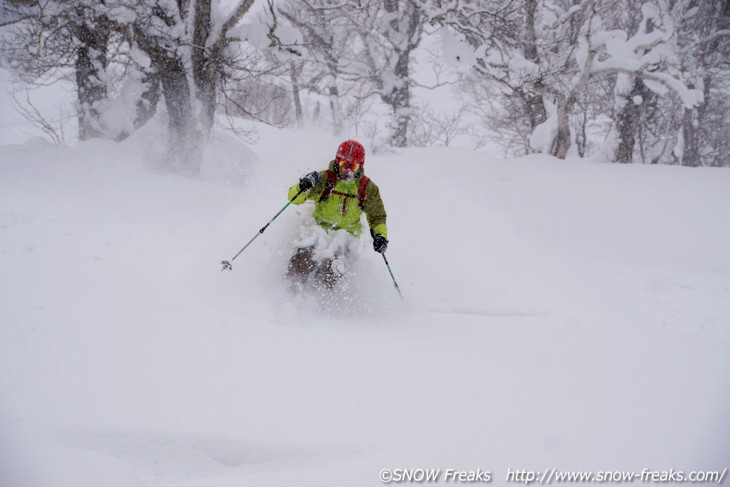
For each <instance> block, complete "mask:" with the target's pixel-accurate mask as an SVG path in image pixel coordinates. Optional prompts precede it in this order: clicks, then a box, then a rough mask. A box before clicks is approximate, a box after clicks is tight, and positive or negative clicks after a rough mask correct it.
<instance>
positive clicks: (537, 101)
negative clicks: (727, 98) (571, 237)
mask: <svg viewBox="0 0 730 487" xmlns="http://www.w3.org/2000/svg"><path fill="white" fill-rule="evenodd" d="M421 3H422V4H423V5H424V6H425V7H426V8H427V9H428V12H429V16H430V18H431V19H432V22H436V23H438V24H440V25H443V26H446V27H448V28H450V29H452V30H454V31H455V32H457V33H459V34H460V35H461V38H462V39H463V41H464V42H466V43H468V44H469V45H470V46H471V47H472V49H473V51H474V68H475V70H476V71H477V72H478V73H480V74H481V75H482V76H483V77H484V78H485V80H487V81H488V82H491V83H496V84H498V85H499V87H500V89H501V90H502V91H503V92H505V93H507V94H508V95H509V96H514V97H518V98H522V99H523V100H524V106H525V113H526V116H527V117H529V120H530V125H531V126H534V128H533V132H532V136H531V145H532V147H533V148H534V149H536V150H538V151H540V152H549V153H550V154H552V155H554V156H556V157H559V158H564V157H565V156H566V155H567V153H568V150H569V148H570V146H571V143H572V134H571V129H570V126H571V124H570V115H571V113H572V111H573V109H574V107H575V103H576V101H577V100H578V96H579V94H580V93H581V92H582V91H583V90H585V89H586V86H587V85H588V82H589V81H590V80H591V79H592V78H594V77H596V76H602V75H607V74H609V73H623V74H627V75H630V76H634V77H639V78H641V79H642V80H644V82H645V83H646V84H647V85H648V86H649V85H650V86H654V87H661V89H662V90H663V89H668V90H671V91H673V92H674V93H676V94H677V95H678V96H679V97H680V98H681V100H682V101H683V103H685V105H687V106H693V105H695V104H696V103H697V102H698V99H699V98H698V96H697V93H696V92H695V91H692V90H689V89H687V87H686V86H685V85H684V84H683V82H682V79H681V76H680V73H679V71H678V70H677V69H676V67H675V65H674V63H672V62H671V61H670V59H671V58H672V56H673V55H674V52H673V50H672V40H673V36H674V35H675V31H674V22H673V21H672V18H671V16H670V15H669V12H668V6H667V5H666V2H664V1H663V0H655V1H645V2H643V4H642V7H641V12H642V19H643V20H642V22H644V23H645V24H647V25H648V24H651V25H652V28H651V30H650V29H648V28H644V29H643V30H641V31H640V32H637V33H636V34H635V35H633V36H629V35H628V34H627V32H626V31H625V30H622V29H610V28H608V27H607V26H606V24H605V23H604V20H603V18H604V17H607V16H610V15H612V12H613V9H612V8H613V6H614V5H613V2H611V1H609V0H606V1H600V0H544V1H542V2H538V1H537V0H521V1H509V0H501V1H489V2H487V1H481V2H480V1H470V2H456V1H447V0H422V1H421ZM541 108H542V109H544V112H543V111H542V109H541ZM543 118H544V121H542V122H540V120H541V119H543Z"/></svg>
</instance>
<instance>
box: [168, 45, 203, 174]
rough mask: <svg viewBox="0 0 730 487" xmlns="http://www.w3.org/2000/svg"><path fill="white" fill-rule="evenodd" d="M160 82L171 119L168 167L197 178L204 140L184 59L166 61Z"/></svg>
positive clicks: (174, 58) (169, 125)
mask: <svg viewBox="0 0 730 487" xmlns="http://www.w3.org/2000/svg"><path fill="white" fill-rule="evenodd" d="M161 82H162V93H163V94H164V97H165V106H166V107H167V114H168V119H169V120H168V130H169V149H168V156H167V165H168V167H169V168H170V169H172V170H173V171H174V172H176V173H178V174H182V175H185V176H190V177H195V176H197V175H198V173H199V171H200V164H201V157H202V151H201V149H202V145H203V142H204V140H205V137H204V134H203V133H202V132H201V131H200V130H199V129H198V127H197V124H196V120H195V118H194V113H193V100H192V97H191V94H190V83H189V81H188V77H187V73H186V71H185V66H184V64H183V62H182V60H181V59H179V58H177V57H173V58H167V59H165V63H164V68H163V69H162V70H161Z"/></svg>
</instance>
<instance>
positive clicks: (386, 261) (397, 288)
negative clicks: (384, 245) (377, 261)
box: [380, 253, 403, 301]
mask: <svg viewBox="0 0 730 487" xmlns="http://www.w3.org/2000/svg"><path fill="white" fill-rule="evenodd" d="M380 255H382V256H383V260H384V261H385V266H386V267H387V268H388V272H390V278H391V279H393V284H395V290H396V291H398V296H400V299H401V301H403V295H402V294H401V292H400V288H399V287H398V283H397V282H395V276H394V275H393V271H392V270H390V264H389V263H388V258H387V257H385V253H382V254H380Z"/></svg>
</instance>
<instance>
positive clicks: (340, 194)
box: [289, 161, 388, 238]
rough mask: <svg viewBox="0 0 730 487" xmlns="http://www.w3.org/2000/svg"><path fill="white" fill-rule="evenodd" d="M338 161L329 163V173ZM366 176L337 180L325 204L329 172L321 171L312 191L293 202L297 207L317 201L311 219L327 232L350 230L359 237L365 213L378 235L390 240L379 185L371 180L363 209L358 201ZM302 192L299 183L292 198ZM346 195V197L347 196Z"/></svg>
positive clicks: (290, 192) (291, 189)
mask: <svg viewBox="0 0 730 487" xmlns="http://www.w3.org/2000/svg"><path fill="white" fill-rule="evenodd" d="M334 165H335V161H331V162H330V166H329V170H330V171H333V170H334ZM362 178H363V175H362V174H360V176H358V177H357V178H355V179H353V180H352V181H342V180H340V179H339V178H338V179H337V181H336V183H335V185H334V187H333V188H332V192H331V193H330V195H329V198H327V199H326V200H325V201H320V198H321V197H322V192H323V191H324V190H325V186H326V185H327V179H328V178H327V171H320V172H319V182H318V183H317V184H316V185H314V187H313V188H312V189H310V190H309V191H307V192H304V193H302V194H300V195H299V196H298V197H297V199H295V200H294V201H293V203H294V204H295V205H301V204H302V203H304V202H305V201H307V200H314V201H315V202H316V206H315V208H314V213H312V216H313V217H314V219H315V220H316V221H317V223H319V225H321V226H322V227H324V228H326V229H332V230H339V229H342V230H347V231H348V232H350V233H351V234H353V235H354V236H356V237H359V236H360V234H361V233H362V225H361V224H360V216H361V215H362V213H363V212H365V216H366V217H367V221H368V226H369V227H370V229H371V230H372V231H373V233H375V234H379V235H382V236H383V237H385V238H388V228H387V227H386V225H385V220H386V217H387V215H386V213H385V206H384V205H383V200H382V199H381V198H380V190H379V189H378V186H377V185H376V184H375V183H374V182H372V181H370V183H368V185H367V188H366V191H365V199H364V200H363V204H362V208H360V204H359V200H358V191H359V189H360V182H361V180H362ZM298 192H299V183H297V184H295V185H294V186H292V187H291V188H289V199H292V198H293V197H294V196H295V195H296V194H297V193H298ZM345 195H347V196H345Z"/></svg>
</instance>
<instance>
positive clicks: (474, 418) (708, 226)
mask: <svg viewBox="0 0 730 487" xmlns="http://www.w3.org/2000/svg"><path fill="white" fill-rule="evenodd" d="M261 130H262V131H261V135H260V142H259V143H258V144H257V145H254V146H251V148H250V149H246V148H245V147H244V146H242V145H236V143H234V142H232V141H231V140H229V139H224V138H222V137H221V136H220V135H218V136H217V137H219V140H218V143H217V144H216V146H214V147H213V148H212V149H211V150H210V151H209V153H208V154H207V156H206V168H205V171H204V172H205V174H206V177H205V178H204V179H203V180H188V179H183V178H180V177H177V176H172V175H168V174H165V173H163V172H161V171H158V170H156V169H155V168H154V167H153V166H152V165H151V164H150V162H149V161H150V160H151V159H153V158H154V152H155V150H156V146H155V145H154V144H153V143H152V142H151V136H150V134H146V135H144V134H142V135H139V136H138V137H136V138H135V139H133V140H131V141H129V142H126V143H124V144H121V145H120V144H115V143H111V142H99V141H97V142H91V143H86V144H82V145H79V146H78V147H77V148H75V149H70V148H59V147H55V146H50V145H45V144H41V143H39V142H38V140H35V141H33V142H31V143H27V144H23V143H22V141H21V140H19V141H18V142H19V143H18V144H16V145H4V146H0V296H2V303H3V304H2V306H0V451H1V453H0V458H1V459H2V461H4V462H5V465H4V466H3V467H2V469H1V470H0V479H3V480H2V481H1V482H0V485H3V486H7V487H11V486H12V487H26V486H28V487H99V486H104V487H135V486H154V485H162V486H172V485H175V486H186V487H192V486H195V487H240V486H244V485H245V486H249V485H251V486H283V485H298V486H302V485H317V486H345V485H346V486H377V485H382V484H381V482H380V480H379V478H378V476H379V472H380V471H381V470H382V469H386V468H389V469H397V468H424V469H426V468H430V469H442V470H446V469H448V468H453V469H461V470H471V471H476V470H478V469H481V470H482V471H490V472H492V478H493V481H492V483H493V484H494V485H503V484H505V483H506V476H507V474H508V471H509V470H508V469H513V470H516V469H528V470H535V471H538V470H539V471H544V470H545V469H546V468H557V469H564V470H570V469H572V470H583V471H603V470H611V471H616V470H636V471H641V469H643V468H650V469H652V470H669V469H675V470H684V471H691V470H701V469H712V470H720V471H722V470H723V469H724V468H726V467H730V453H729V452H730V435H728V433H730V415H729V414H728V411H730V387H729V385H730V353H728V352H729V351H730V349H729V345H730V252H728V248H729V247H728V245H729V244H730V219H729V218H728V216H727V211H728V208H730V171H728V170H727V169H709V168H701V169H687V168H680V167H666V166H662V167H657V166H651V167H649V166H640V165H631V166H619V165H608V164H594V163H588V162H584V161H578V160H568V161H559V160H555V159H552V158H549V157H547V156H531V157H526V158H522V159H518V160H503V159H499V158H496V157H492V156H490V155H489V154H487V153H484V152H472V151H468V150H462V149H410V150H399V151H397V152H393V153H388V154H368V157H367V162H366V172H367V174H369V176H370V177H371V178H372V179H373V180H374V181H375V182H377V184H378V185H379V186H380V188H381V192H382V194H383V198H384V202H385V204H386V207H387V210H388V213H389V221H388V223H389V230H390V232H389V233H390V240H391V243H390V246H389V250H388V253H387V256H388V259H389V261H390V263H391V266H392V269H393V272H394V274H395V277H396V279H398V282H399V284H400V286H401V289H402V291H403V294H404V297H405V300H404V302H400V300H399V298H398V295H397V293H396V291H395V289H394V287H393V283H392V281H391V280H390V276H389V274H388V272H387V269H386V267H385V265H384V262H383V260H382V258H380V256H379V254H376V253H374V252H373V251H372V248H371V244H370V238H369V237H363V239H362V240H363V242H362V247H361V249H360V252H359V253H358V255H357V256H356V259H355V261H354V262H353V268H354V269H355V271H356V273H355V275H354V276H352V277H350V278H348V279H347V280H346V281H345V282H344V283H343V288H344V289H343V290H341V291H340V292H337V293H334V294H333V295H332V296H331V297H329V298H328V299H326V300H322V298H321V297H318V296H314V295H307V296H293V295H292V294H291V293H290V292H289V291H288V290H287V286H286V283H285V280H284V278H283V273H284V270H285V265H286V262H287V260H288V258H289V255H290V254H291V246H292V242H293V240H294V238H295V237H296V234H297V229H298V227H299V225H300V224H301V223H302V222H303V221H304V219H305V218H306V215H307V213H308V212H309V211H311V206H305V207H290V208H288V209H287V210H286V211H285V212H284V213H283V214H282V215H281V217H280V218H279V219H278V220H276V221H275V222H274V223H273V224H272V225H271V227H269V229H268V230H267V231H266V232H265V233H264V234H263V235H262V236H260V237H259V238H258V239H257V240H256V241H255V242H254V243H253V244H252V245H251V247H249V248H248V249H247V250H246V251H245V252H244V253H243V254H241V255H240V256H239V257H238V259H236V260H235V261H234V262H233V268H234V270H233V272H221V266H220V261H221V260H223V259H230V258H231V257H232V256H233V255H234V254H235V253H236V252H237V251H238V250H239V249H240V248H241V247H242V246H243V245H244V244H245V243H246V242H247V241H248V240H249V239H250V238H251V237H253V236H254V235H255V234H256V232H257V231H258V229H259V228H261V227H262V226H263V225H264V224H265V223H266V222H267V221H268V220H269V219H270V218H271V217H272V216H273V215H274V214H275V213H276V212H277V211H278V210H279V209H280V208H281V207H282V206H283V205H284V204H285V203H286V191H287V189H288V187H289V186H290V185H291V184H293V183H294V182H295V181H296V180H297V178H298V177H300V176H301V175H303V174H304V173H306V172H308V171H310V170H315V169H322V168H324V166H325V164H326V163H327V161H329V160H330V158H331V157H332V156H333V155H334V151H335V148H336V147H337V144H338V143H339V142H340V140H339V139H335V138H332V137H331V136H327V135H322V134H320V133H316V132H307V131H276V130H273V129H265V128H262V129H261ZM145 137H146V138H145ZM254 153H255V154H254ZM452 483H453V482H452Z"/></svg>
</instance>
